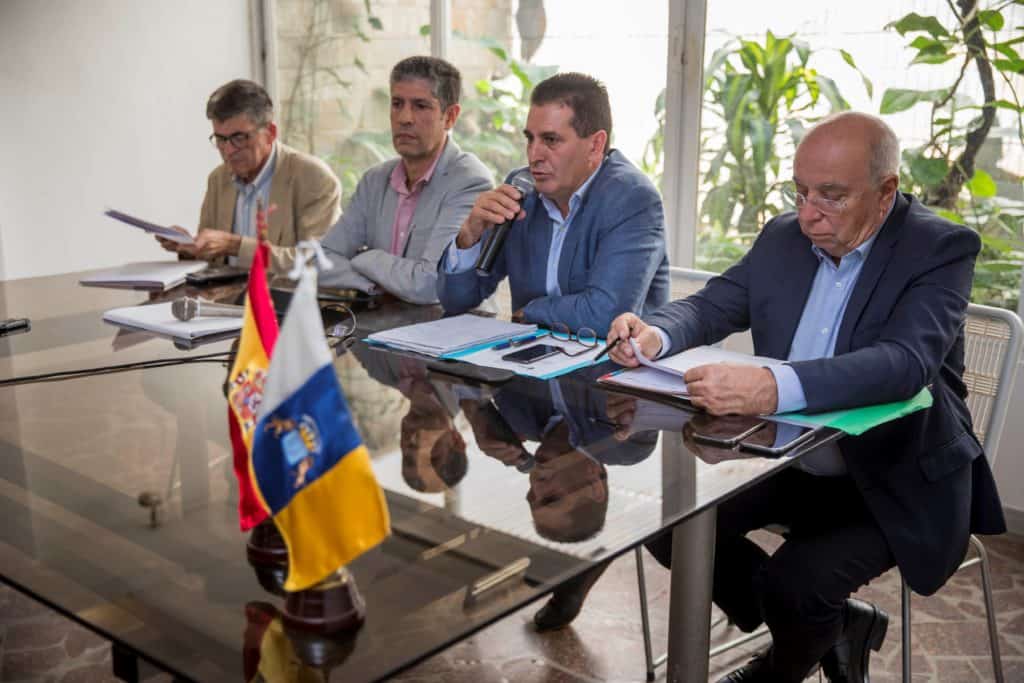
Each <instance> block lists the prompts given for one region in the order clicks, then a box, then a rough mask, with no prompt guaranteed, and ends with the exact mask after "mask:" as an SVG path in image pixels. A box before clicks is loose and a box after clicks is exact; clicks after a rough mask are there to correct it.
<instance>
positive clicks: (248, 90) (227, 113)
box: [206, 78, 274, 126]
mask: <svg viewBox="0 0 1024 683" xmlns="http://www.w3.org/2000/svg"><path fill="white" fill-rule="evenodd" d="M239 114H245V115H246V116H248V117H249V120H250V121H252V122H253V123H254V124H256V125H257V126H265V125H267V124H268V123H270V121H271V120H272V119H273V118H274V103H273V102H271V101H270V95H268V94H267V91H266V90H264V88H263V86H262V85H260V84H259V83H254V82H253V81H247V80H244V79H241V78H239V79H236V80H234V81H231V82H230V83H225V84H224V85H222V86H220V87H219V88H217V89H216V90H214V91H213V94H212V95H210V99H209V100H207V102H206V118H208V119H210V120H211V121H227V120H228V119H230V118H233V117H235V116H238V115H239Z"/></svg>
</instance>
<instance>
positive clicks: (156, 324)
mask: <svg viewBox="0 0 1024 683" xmlns="http://www.w3.org/2000/svg"><path fill="white" fill-rule="evenodd" d="M171 304H172V302H170V301H166V302H164V303H159V304H151V305H148V306H127V307H125V308H115V309H113V310H110V311H107V312H106V313H104V314H103V320H105V321H106V322H108V323H113V324H115V325H120V326H124V327H128V328H130V329H133V330H145V331H147V332H155V333H156V334H161V335H164V336H168V337H177V338H179V339H189V340H192V341H195V340H197V339H202V338H203V337H209V336H213V335H220V334H224V333H227V332H232V331H235V330H237V331H241V329H242V318H221V317H218V316H201V317H198V318H193V319H192V320H178V319H177V318H175V317H174V314H173V313H171Z"/></svg>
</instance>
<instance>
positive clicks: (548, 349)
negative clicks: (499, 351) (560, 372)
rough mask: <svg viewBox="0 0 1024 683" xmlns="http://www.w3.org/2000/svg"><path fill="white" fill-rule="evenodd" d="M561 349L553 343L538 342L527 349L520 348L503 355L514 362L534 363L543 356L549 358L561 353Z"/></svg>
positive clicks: (505, 358)
mask: <svg viewBox="0 0 1024 683" xmlns="http://www.w3.org/2000/svg"><path fill="white" fill-rule="evenodd" d="M560 351H561V349H559V348H558V347H557V346H552V345H551V344H537V345H535V346H527V347H526V348H525V349H519V350H518V351H513V352H512V353H506V354H505V355H504V356H502V357H501V359H502V360H507V361H510V362H512V363H533V362H535V361H538V360H540V359H541V358H547V357H549V356H553V355H555V354H556V353H559V352H560Z"/></svg>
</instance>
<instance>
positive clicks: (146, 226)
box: [103, 209, 196, 244]
mask: <svg viewBox="0 0 1024 683" xmlns="http://www.w3.org/2000/svg"><path fill="white" fill-rule="evenodd" d="M103 213H104V214H105V215H107V216H110V217H111V218H113V219H114V220H118V221H121V222H122V223H124V224H126V225H130V226H132V227H133V228H138V229H140V230H144V231H146V232H148V233H151V234H153V235H159V236H160V237H162V238H164V239H165V240H170V241H172V242H178V243H179V244H195V243H196V242H195V240H194V239H192V236H191V235H186V234H184V233H180V232H178V231H177V230H175V229H174V228H168V227H166V226H164V225H157V224H156V223H150V222H149V221H144V220H142V219H141V218H136V217H135V216H130V215H128V214H126V213H124V212H123V211H118V210H116V209H107V210H106V211H104V212H103Z"/></svg>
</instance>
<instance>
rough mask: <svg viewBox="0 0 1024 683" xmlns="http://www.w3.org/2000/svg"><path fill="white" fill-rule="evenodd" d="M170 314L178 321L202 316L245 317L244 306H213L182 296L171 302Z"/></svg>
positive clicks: (206, 302) (210, 303)
mask: <svg viewBox="0 0 1024 683" xmlns="http://www.w3.org/2000/svg"><path fill="white" fill-rule="evenodd" d="M171 313H173V314H174V317H175V318H177V319H178V320H192V319H193V318H199V317H202V316H207V317H211V316H212V317H219V318H241V317H242V316H243V315H245V306H235V305H233V304H215V303H213V302H212V301H203V300H202V299H195V298H192V297H190V296H183V297H181V298H180V299H175V300H174V301H173V302H171Z"/></svg>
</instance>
